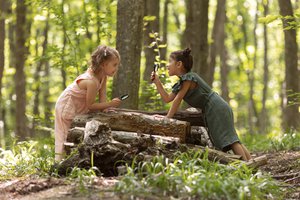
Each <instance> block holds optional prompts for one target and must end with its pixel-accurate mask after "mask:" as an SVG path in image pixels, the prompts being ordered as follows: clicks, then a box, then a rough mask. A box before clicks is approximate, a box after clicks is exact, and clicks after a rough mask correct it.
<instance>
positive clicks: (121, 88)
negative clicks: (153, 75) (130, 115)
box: [112, 0, 144, 109]
mask: <svg viewBox="0 0 300 200" xmlns="http://www.w3.org/2000/svg"><path fill="white" fill-rule="evenodd" d="M143 16H144V1H143V0H122V1H118V4H117V44H116V46H117V50H118V51H119V52H120V55H121V66H120V69H119V72H118V73H117V75H116V76H115V77H114V81H113V92H112V95H113V97H117V96H120V95H122V94H124V93H128V94H129V96H130V100H127V101H124V103H123V106H124V107H127V108H132V109H137V108H138V98H139V92H138V91H139V83H140V58H141V49H142V37H143Z"/></svg>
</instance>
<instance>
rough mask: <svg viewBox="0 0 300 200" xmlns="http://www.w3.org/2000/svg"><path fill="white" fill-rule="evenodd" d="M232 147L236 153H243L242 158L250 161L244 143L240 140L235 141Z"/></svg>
mask: <svg viewBox="0 0 300 200" xmlns="http://www.w3.org/2000/svg"><path fill="white" fill-rule="evenodd" d="M231 149H232V151H233V153H234V154H236V155H241V156H242V159H243V160H245V161H248V160H249V159H248V158H247V156H246V153H245V151H244V149H243V147H242V145H241V144H240V143H239V142H235V143H233V144H232V145H231Z"/></svg>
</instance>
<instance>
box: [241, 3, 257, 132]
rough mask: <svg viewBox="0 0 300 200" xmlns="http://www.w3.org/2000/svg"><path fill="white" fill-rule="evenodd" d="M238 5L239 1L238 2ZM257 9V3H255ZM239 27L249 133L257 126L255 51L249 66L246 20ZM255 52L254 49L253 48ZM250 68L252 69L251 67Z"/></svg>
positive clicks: (255, 40) (255, 39) (255, 25)
mask: <svg viewBox="0 0 300 200" xmlns="http://www.w3.org/2000/svg"><path fill="white" fill-rule="evenodd" d="M239 6H240V3H239ZM238 9H239V8H238ZM257 9H258V4H257ZM257 9H256V16H255V22H254V31H253V32H254V48H255V49H256V48H257V38H256V34H255V32H256V27H257V19H258V18H257V12H258V10H257ZM240 15H241V16H242V17H243V20H245V19H246V18H245V16H244V14H243V13H242V12H241V11H240ZM241 29H242V32H243V38H244V42H243V47H244V52H245V55H246V58H247V65H248V67H247V68H248V69H247V71H246V73H247V78H248V83H249V102H248V106H249V109H248V110H249V111H248V123H249V132H250V134H252V133H254V127H255V125H256V126H257V123H258V114H257V109H256V104H255V100H254V98H253V95H254V82H255V77H254V71H255V68H256V53H255V55H254V58H253V59H254V61H253V68H252V67H251V62H250V60H251V58H250V56H249V54H248V50H247V44H248V35H247V27H246V21H244V22H243V23H242V25H241ZM255 52H256V50H255ZM251 68H252V69H251Z"/></svg>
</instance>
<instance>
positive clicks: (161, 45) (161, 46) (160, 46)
mask: <svg viewBox="0 0 300 200" xmlns="http://www.w3.org/2000/svg"><path fill="white" fill-rule="evenodd" d="M166 47H167V44H160V45H158V48H161V49H162V48H166Z"/></svg>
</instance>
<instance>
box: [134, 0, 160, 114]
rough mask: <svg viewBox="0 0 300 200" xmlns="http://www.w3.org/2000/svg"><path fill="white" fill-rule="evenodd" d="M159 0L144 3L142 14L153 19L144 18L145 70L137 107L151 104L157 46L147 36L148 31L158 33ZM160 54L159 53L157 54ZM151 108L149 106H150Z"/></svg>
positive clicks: (146, 106) (147, 0)
mask: <svg viewBox="0 0 300 200" xmlns="http://www.w3.org/2000/svg"><path fill="white" fill-rule="evenodd" d="M159 2H160V1H159V0H146V1H145V5H144V11H145V13H144V16H152V17H153V16H154V17H155V19H154V20H153V21H148V20H147V21H146V20H144V53H145V70H144V73H143V83H142V84H141V88H140V89H141V90H142V91H144V92H143V96H142V97H141V98H140V99H139V104H140V106H139V109H147V108H148V109H149V105H151V104H153V101H154V100H153V99H152V97H153V92H151V91H153V89H152V87H151V86H150V83H151V79H150V75H151V72H152V71H153V65H154V62H155V61H156V60H155V57H156V56H157V55H158V53H157V52H155V51H154V50H155V49H157V46H156V45H154V46H152V45H150V44H151V43H152V42H153V41H154V38H151V37H150V36H149V34H150V33H159V21H160V20H159V9H160V8H159ZM159 55H160V54H159ZM150 109H151V108H150Z"/></svg>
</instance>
